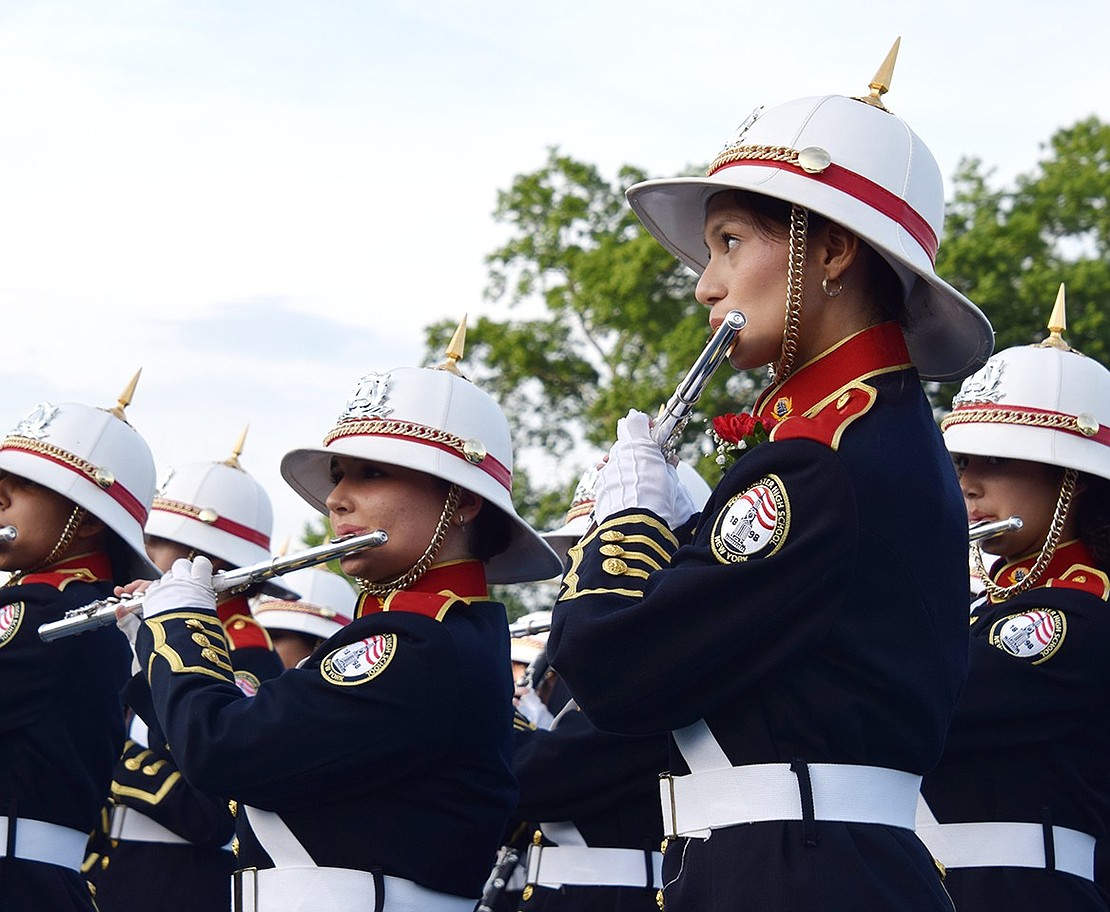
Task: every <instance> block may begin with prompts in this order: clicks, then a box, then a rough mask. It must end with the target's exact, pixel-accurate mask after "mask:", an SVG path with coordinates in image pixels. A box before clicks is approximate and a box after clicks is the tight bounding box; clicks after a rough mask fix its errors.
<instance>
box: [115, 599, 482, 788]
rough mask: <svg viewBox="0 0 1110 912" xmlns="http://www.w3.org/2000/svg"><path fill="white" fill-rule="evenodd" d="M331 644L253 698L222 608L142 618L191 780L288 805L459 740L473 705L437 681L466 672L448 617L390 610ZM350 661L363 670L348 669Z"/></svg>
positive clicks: (160, 703) (154, 674)
mask: <svg viewBox="0 0 1110 912" xmlns="http://www.w3.org/2000/svg"><path fill="white" fill-rule="evenodd" d="M360 636H361V637H362V639H361V640H360V639H359V637H360ZM331 644H334V645H336V647H337V649H336V650H335V651H333V653H332V654H331V655H330V656H325V657H324V658H323V660H322V661H319V662H315V663H309V664H308V665H306V666H304V667H302V668H296V669H290V670H288V671H286V672H284V673H283V674H281V675H280V676H278V677H276V678H273V679H271V680H268V681H265V682H263V684H262V686H261V687H260V688H259V690H258V694H257V695H256V696H254V697H249V698H248V697H245V696H243V694H242V693H241V692H240V691H239V689H238V688H237V687H236V686H235V684H234V683H233V672H232V669H231V665H230V663H229V661H228V655H227V650H226V643H225V641H224V640H223V634H222V629H221V627H220V625H219V622H218V621H217V620H216V619H215V617H214V616H213V615H211V614H210V613H207V612H201V611H189V610H184V611H174V612H167V613H166V614H162V615H158V616H157V617H155V618H151V619H148V620H147V621H146V622H144V629H143V630H142V631H141V632H140V635H139V639H138V642H137V648H138V651H139V656H140V660H141V661H142V663H143V666H144V668H147V669H148V670H149V680H150V684H151V693H152V695H153V707H154V711H155V713H156V715H157V718H158V721H159V723H160V724H161V727H162V730H163V731H164V732H165V734H166V736H167V739H168V742H169V746H170V750H171V752H172V753H173V755H174V757H175V758H176V760H177V763H178V765H179V766H180V767H181V769H182V771H183V772H184V774H185V776H186V777H187V778H188V779H189V781H190V782H191V783H192V784H193V785H194V786H196V787H197V788H200V789H202V790H203V791H206V792H209V793H211V794H216V795H233V796H234V797H235V798H236V799H237V800H239V801H241V802H245V803H247V804H251V805H254V806H256V807H260V808H264V809H272V808H274V807H276V806H282V807H285V808H288V807H289V806H290V804H291V796H293V798H292V801H293V802H303V803H305V804H308V803H311V802H312V801H313V800H314V799H316V798H318V797H321V796H333V795H334V787H335V783H337V782H341V781H342V780H343V778H344V777H347V776H359V777H369V778H370V779H372V780H373V781H375V782H376V783H377V785H378V786H379V787H385V786H388V784H389V783H390V782H391V781H397V780H400V779H404V778H411V777H412V775H413V774H414V773H415V772H417V771H418V770H419V769H421V768H424V767H429V768H430V767H431V766H432V765H434V764H436V763H437V762H438V761H439V759H440V758H441V757H442V756H443V755H445V754H446V753H447V752H449V751H450V750H451V746H452V742H453V740H454V738H455V730H456V726H459V725H462V724H465V720H466V718H467V713H466V712H463V711H461V709H460V707H458V706H456V705H455V703H456V699H455V693H456V689H454V688H452V687H450V686H447V687H441V686H436V685H435V684H433V683H432V682H434V681H451V680H453V679H454V678H455V677H456V676H457V675H458V673H459V667H460V660H459V656H458V655H457V652H456V648H455V644H454V642H453V640H452V638H451V636H450V634H449V633H448V632H447V630H446V625H444V624H440V623H439V622H437V621H434V620H431V619H429V618H425V617H422V616H420V615H416V614H410V613H404V612H394V613H382V614H378V615H374V616H373V617H372V618H368V619H363V620H362V621H359V622H357V623H356V624H353V625H351V626H350V627H348V628H345V630H344V632H343V633H342V634H340V635H339V636H337V637H335V638H333V639H332V641H331ZM345 649H346V650H347V651H344V650H345ZM362 653H365V654H366V655H367V656H368V658H367V659H366V661H365V662H363V661H362V660H361V658H360V656H361V654H362ZM337 657H338V658H337ZM348 662H351V663H352V666H351V667H354V668H356V669H358V668H361V669H362V671H360V672H358V673H357V674H352V675H350V676H347V675H346V674H345V671H344V669H347V668H348V665H347V663H348ZM360 662H361V664H360Z"/></svg>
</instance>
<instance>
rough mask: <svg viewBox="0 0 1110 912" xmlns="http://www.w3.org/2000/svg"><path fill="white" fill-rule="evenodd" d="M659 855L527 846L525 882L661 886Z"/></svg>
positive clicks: (661, 858) (559, 885)
mask: <svg viewBox="0 0 1110 912" xmlns="http://www.w3.org/2000/svg"><path fill="white" fill-rule="evenodd" d="M662 867H663V856H662V854H660V853H659V852H646V851H643V850H641V849H610V848H604V847H597V848H595V847H593V846H538V845H533V846H529V847H528V874H527V876H526V878H525V880H526V882H527V883H530V884H538V885H539V886H541V887H562V886H583V887H587V886H588V887H655V888H656V889H658V888H659V887H661V886H663V877H662Z"/></svg>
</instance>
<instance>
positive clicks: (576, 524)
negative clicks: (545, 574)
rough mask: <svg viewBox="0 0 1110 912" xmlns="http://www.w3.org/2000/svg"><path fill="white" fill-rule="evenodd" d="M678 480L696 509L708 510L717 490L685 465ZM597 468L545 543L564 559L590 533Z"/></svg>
mask: <svg viewBox="0 0 1110 912" xmlns="http://www.w3.org/2000/svg"><path fill="white" fill-rule="evenodd" d="M677 470H678V480H679V482H681V484H682V486H683V487H684V488H685V489H686V491H687V493H688V494H689V495H690V499H691V500H693V502H694V507H695V508H696V509H698V510H700V509H701V508H702V507H704V506H705V502H706V501H707V500H709V495H710V494H712V493H713V489H712V488H710V487H709V484H708V483H707V482H706V480H705V479H704V478H702V477H701V475H699V474H698V471H697V470H696V469H695V468H694V467H693V466H690V465H687V464H686V463H685V462H680V463H679V464H678V466H677ZM597 472H598V470H597V467H596V466H591V467H590V468H588V469H586V471H585V472H583V473H582V477H581V478H579V479H578V485H577V486H576V487H575V489H574V495H573V496H572V497H571V501H570V509H568V510H567V515H566V518H565V520H564V522H563V525H561V526H560V527H559V528H558V529H552V530H550V531H549V532H544V533H543V537H544V540H545V541H546V542H547V543H548V544H549V545H551V547H552V548H554V549H555V551H556V553H558V554H561V555H563V556H565V555H566V553H567V551H568V550H569V549H570V548H571V547H572V546H573V545H574V544H575V543H576V542H578V541H579V540H581V538H582V536H583V535H585V534H586V533H587V532H588V531H589V529H590V514H591V513H593V509H594V500H595V498H594V485H595V484H596V483H597Z"/></svg>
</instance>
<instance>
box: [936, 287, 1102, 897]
mask: <svg viewBox="0 0 1110 912" xmlns="http://www.w3.org/2000/svg"><path fill="white" fill-rule="evenodd" d="M1063 293H1064V292H1063V286H1061V288H1060V296H1059V298H1058V301H1057V307H1056V309H1055V311H1054V313H1053V315H1052V319H1051V320H1050V321H1049V330H1050V335H1049V337H1048V338H1047V339H1046V340H1045V341H1044V342H1041V343H1040V344H1037V345H1025V346H1019V347H1016V348H1008V349H1006V350H1005V351H1003V352H1001V353H999V354H997V355H995V356H994V357H993V358H991V359H990V361H988V362H987V364H986V366H985V367H984V368H983V369H982V370H981V371H980V372H978V373H976V374H974V375H973V376H972V377H969V378H968V379H967V380H965V381H964V384H963V386H962V388H961V389H960V392H959V394H958V395H957V396H956V397H955V398H954V399H953V401H952V406H953V410H952V412H951V413H950V414H949V415H948V417H947V418H945V420H944V422H943V424H942V427H943V428H944V442H945V443H946V444H947V445H948V448H949V450H951V451H952V454H953V457H954V459H955V461H956V468H957V472H958V473H959V475H960V486H961V488H962V489H963V493H964V501H965V503H966V505H967V511H968V516H969V518H970V519H971V520H972V521H973V522H978V521H985V520H1001V519H1006V518H1007V517H1009V516H1011V515H1017V516H1020V517H1021V519H1022V520H1023V525H1022V528H1021V529H1020V530H1017V531H1014V532H1006V533H1003V534H1000V535H997V536H995V537H994V538H991V539H989V540H987V541H986V542H983V546H984V547H985V548H987V549H988V550H989V551H990V552H991V553H992V554H997V555H999V556H1000V557H999V558H998V560H997V561H996V562H995V563H994V565H993V566H991V567H990V569H989V572H988V571H987V569H986V568H985V567H984V562H983V559H982V557H981V556H978V560H977V563H978V565H979V570H980V572H981V573H982V575H983V578H984V584H985V588H986V592H985V595H984V597H982V598H980V599H979V600H978V601H977V602H975V603H974V604H973V606H972V612H971V661H970V670H969V675H968V681H967V686H966V687H965V688H964V692H963V694H962V695H961V697H960V702H959V704H958V706H957V709H956V716H955V719H954V720H953V723H952V727H951V729H950V730H949V733H948V742H947V744H946V746H945V750H944V755H943V757H942V758H941V761H940V764H939V765H938V766H937V767H936V769H934V770H933V771H932V772H931V773H929V774H928V775H926V777H925V781H924V785H923V789H922V792H923V795H924V797H925V798H926V799H927V801H928V809H926V807H925V806H924V805H923V806H922V808H921V810H922V812H923V813H922V814H921V815H919V825H918V833H919V835H920V836H921V838H922V839H923V840H924V841H925V844H926V845H927V846H929V848H930V849H931V850H932V852H933V854H934V855H935V856H936V857H937V859H938V860H939V861H940V862H941V863H942V864H943V865H945V867H946V868H947V871H948V873H947V877H946V880H945V883H946V885H947V887H948V891H949V893H950V894H951V896H952V899H953V900H954V901H955V903H956V906H957V908H958V909H960V910H961V912H990V910H1003V909H1005V910H1008V912H1019V910H1033V909H1038V910H1041V909H1067V910H1069V912H1080V910H1096V909H1097V910H1102V912H1105V910H1106V909H1108V908H1110V901H1108V899H1107V894H1106V893H1105V892H1104V891H1103V889H1102V888H1100V886H1098V885H1096V882H1095V843H1096V841H1098V840H1105V839H1106V838H1107V837H1108V836H1110V732H1108V731H1107V727H1106V707H1107V703H1108V702H1110V675H1108V674H1107V666H1106V656H1107V655H1108V654H1110V614H1108V610H1110V609H1108V606H1107V599H1108V596H1110V579H1108V576H1107V574H1108V573H1110V481H1108V479H1110V372H1108V371H1107V370H1106V368H1105V367H1103V366H1102V365H1101V364H1099V363H1098V362H1097V361H1094V360H1093V359H1091V358H1086V357H1084V356H1083V355H1082V354H1080V353H1079V352H1077V351H1075V350H1074V349H1072V348H1071V347H1070V346H1068V344H1067V343H1066V342H1065V341H1064V339H1063V336H1062V333H1063V331H1064V329H1065V318H1064V307H1063V305H1064V298H1063ZM976 554H977V555H978V549H976ZM929 810H931V813H929ZM934 815H935V816H934ZM937 820H939V821H941V823H940V824H939V825H938V824H937V823H936V821H937ZM1103 882H1104V883H1105V881H1103Z"/></svg>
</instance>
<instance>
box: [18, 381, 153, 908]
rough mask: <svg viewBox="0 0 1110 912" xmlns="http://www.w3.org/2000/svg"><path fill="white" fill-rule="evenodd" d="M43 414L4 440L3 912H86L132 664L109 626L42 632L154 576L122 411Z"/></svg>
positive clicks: (146, 466)
mask: <svg viewBox="0 0 1110 912" xmlns="http://www.w3.org/2000/svg"><path fill="white" fill-rule="evenodd" d="M137 380H138V374H136V375H135V378H134V379H133V380H132V381H131V384H130V385H129V386H128V388H127V390H126V391H125V392H124V394H123V395H122V396H121V397H120V400H119V404H118V405H117V406H116V407H115V408H113V409H99V408H93V407H91V406H87V405H79V404H76V403H71V402H67V403H63V404H61V405H58V406H54V405H51V404H50V403H47V402H44V403H42V404H41V405H39V406H38V407H37V408H36V409H35V410H34V411H33V412H31V414H30V415H28V416H27V417H26V418H24V419H23V420H22V421H20V422H19V424H18V425H16V427H15V429H14V430H12V431H10V432H9V434H8V435H7V437H6V438H4V440H3V441H2V442H0V525H3V526H8V525H10V526H14V528H15V530H16V537H15V540H14V541H8V542H5V543H3V544H0V569H2V570H5V571H9V572H12V574H13V575H12V576H11V578H10V579H9V580H8V582H7V584H6V586H5V587H4V589H3V592H2V593H0V732H2V734H0V908H2V909H5V910H9V909H10V910H13V912H16V910H32V909H50V910H51V912H65V910H83V912H91V910H92V909H93V904H92V901H91V899H90V897H89V892H88V889H87V887H86V884H85V879H84V877H83V876H82V875H81V873H80V871H81V864H82V858H83V856H84V849H85V842H86V840H87V838H88V833H89V831H91V830H92V829H93V828H94V826H95V824H96V822H97V818H98V816H99V812H100V808H101V806H102V805H103V803H104V797H105V796H106V795H107V794H108V784H109V782H110V781H111V778H112V764H113V763H114V762H115V761H116V758H117V757H119V754H120V749H121V748H122V747H123V741H124V721H123V708H122V706H121V704H120V699H119V692H120V689H121V688H122V687H123V685H124V683H125V682H126V681H127V677H128V675H129V673H130V672H129V669H130V667H131V656H130V651H129V649H128V646H127V640H126V638H125V637H123V636H121V635H120V633H119V631H118V630H115V629H114V628H101V629H99V630H96V631H93V632H90V633H88V634H86V635H85V636H82V637H80V638H79V639H78V638H74V639H63V640H56V641H53V642H49V643H45V642H43V641H42V640H41V639H40V637H39V635H38V627H39V625H40V624H43V623H46V622H50V621H57V620H59V619H60V618H61V616H62V615H63V614H64V613H65V612H66V611H68V610H70V609H75V608H80V607H82V606H83V605H86V604H88V603H89V602H93V601H96V600H97V599H103V598H106V597H108V596H110V595H111V594H112V589H113V587H114V586H115V584H116V583H117V582H123V581H125V580H128V579H135V578H136V577H147V578H149V577H152V576H154V575H155V569H154V567H152V566H151V564H150V562H149V561H148V560H147V559H146V553H145V551H144V550H143V523H144V522H145V521H146V518H147V513H148V511H149V509H150V503H151V498H152V497H153V495H154V460H153V458H152V457H151V453H150V448H149V447H148V446H147V444H146V442H145V441H144V440H143V438H142V437H141V436H139V434H138V433H137V432H136V431H135V429H134V428H133V427H131V425H130V424H129V423H128V422H127V419H126V417H125V415H124V409H125V407H126V406H127V405H128V403H129V402H130V400H131V396H132V395H133V393H134V389H135V383H136V381H137Z"/></svg>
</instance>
